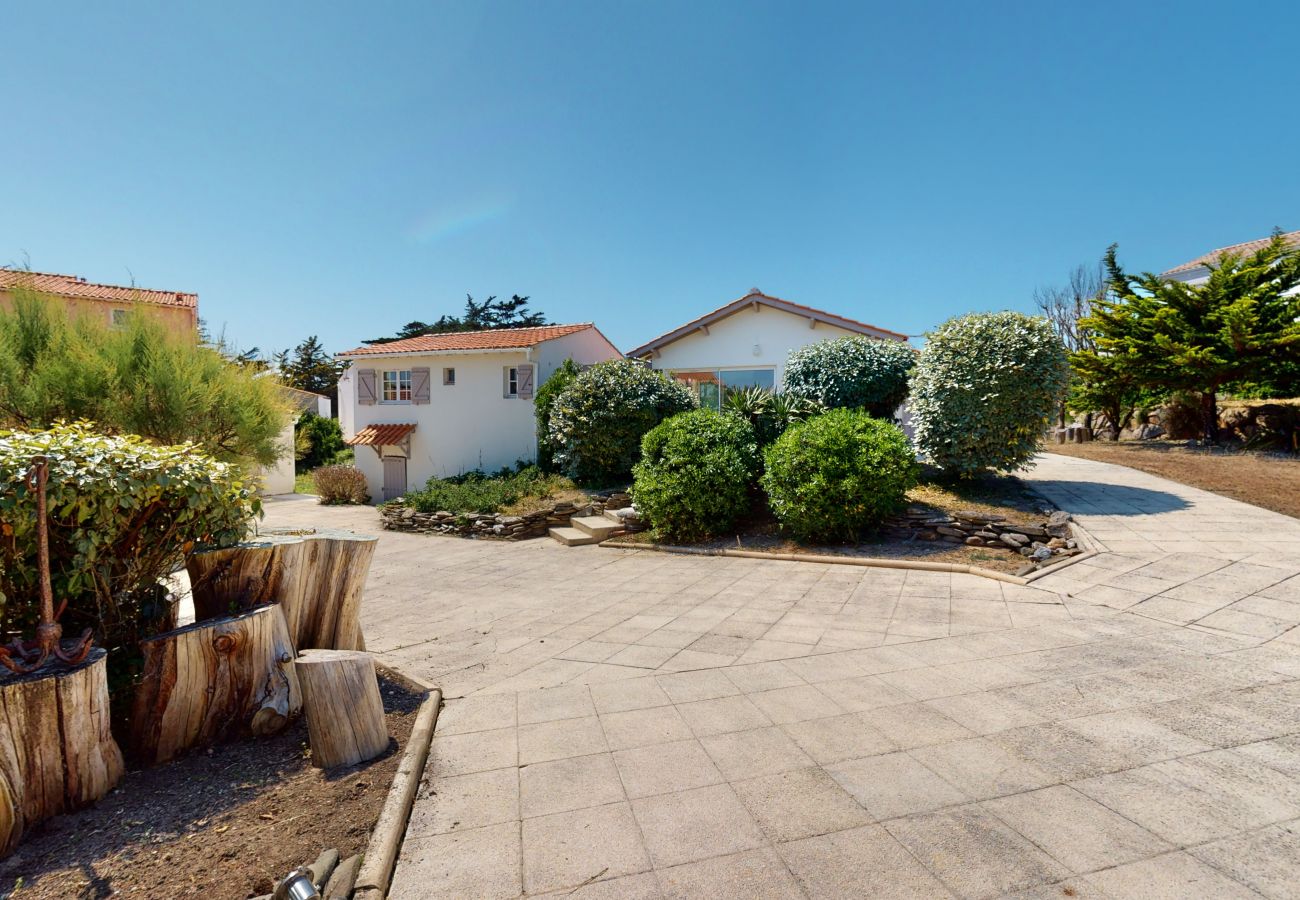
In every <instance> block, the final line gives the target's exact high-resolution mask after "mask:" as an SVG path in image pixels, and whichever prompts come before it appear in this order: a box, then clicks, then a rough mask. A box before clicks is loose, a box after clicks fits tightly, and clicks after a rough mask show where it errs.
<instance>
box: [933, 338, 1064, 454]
mask: <svg viewBox="0 0 1300 900" xmlns="http://www.w3.org/2000/svg"><path fill="white" fill-rule="evenodd" d="M1068 381H1069V363H1068V360H1067V357H1066V353H1065V347H1064V346H1063V345H1062V344H1061V339H1060V338H1059V337H1057V336H1056V333H1055V332H1054V331H1053V330H1052V327H1051V325H1050V324H1048V322H1047V320H1046V319H1044V318H1041V317H1038V316H1027V315H1024V314H1023V313H1017V312H1000V313H976V314H971V315H965V316H958V317H956V318H953V319H949V320H948V321H947V322H944V323H943V324H942V325H940V326H939V328H938V330H937V331H935V332H933V333H932V334H928V335H926V343H925V349H924V350H923V351H921V358H920V361H919V362H918V363H917V366H916V370H915V371H914V372H913V374H912V389H911V401H910V404H909V405H910V407H911V411H912V422H913V425H914V427H915V435H916V444H917V447H918V448H920V450H921V451H922V452H923V453H925V455H926V456H928V457H929V458H930V460H931V461H932V462H933V463H934V464H935V465H936V466H938V467H939V468H941V469H943V470H944V471H945V472H947V473H950V474H955V475H959V476H962V477H966V476H970V475H974V474H976V473H978V472H983V471H987V470H1012V469H1018V468H1022V467H1023V466H1024V465H1025V464H1026V463H1028V462H1029V460H1030V458H1031V457H1032V456H1033V455H1034V453H1035V452H1036V451H1037V450H1038V445H1039V441H1040V440H1041V438H1042V435H1043V433H1044V431H1045V430H1046V428H1047V426H1048V424H1049V423H1050V421H1051V418H1052V416H1053V415H1054V414H1055V412H1056V408H1057V404H1058V403H1060V401H1061V399H1062V397H1063V396H1064V394H1065V391H1066V387H1067V385H1068Z"/></svg>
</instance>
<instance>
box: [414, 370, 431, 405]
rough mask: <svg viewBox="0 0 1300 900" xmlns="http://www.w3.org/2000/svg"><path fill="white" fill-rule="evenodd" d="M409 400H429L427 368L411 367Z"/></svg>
mask: <svg viewBox="0 0 1300 900" xmlns="http://www.w3.org/2000/svg"><path fill="white" fill-rule="evenodd" d="M411 402H412V403H428V402H429V370H428V369H427V368H418V369H414V368H413V369H411Z"/></svg>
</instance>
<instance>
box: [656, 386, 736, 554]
mask: <svg viewBox="0 0 1300 900" xmlns="http://www.w3.org/2000/svg"><path fill="white" fill-rule="evenodd" d="M757 472H758V447H757V444H756V443H755V440H754V429H753V428H752V427H751V426H750V424H749V423H748V422H746V421H745V420H744V419H742V418H740V417H739V416H735V415H726V414H723V413H719V412H715V411H713V410H711V409H696V410H692V411H690V412H684V413H680V414H678V415H675V416H673V417H672V418H671V419H668V420H667V421H665V422H662V423H660V424H659V425H657V426H655V427H654V428H653V429H651V430H650V432H649V433H648V434H646V436H645V438H644V439H643V440H642V441H641V461H640V462H638V463H637V464H636V466H635V467H634V468H633V469H632V476H633V482H632V497H633V499H634V501H635V502H636V507H637V510H638V511H639V512H640V513H641V515H642V516H644V517H645V519H646V521H647V522H649V523H650V525H651V527H652V528H653V529H654V530H655V532H656V534H658V535H660V536H662V537H667V538H675V539H679V540H699V539H701V538H705V537H709V536H711V535H718V534H722V533H724V532H726V531H728V530H730V528H731V527H732V525H733V524H735V521H736V519H737V518H739V517H740V516H742V515H744V514H745V513H746V512H747V511H748V509H749V499H750V486H751V485H752V484H753V481H754V478H755V476H756V474H757Z"/></svg>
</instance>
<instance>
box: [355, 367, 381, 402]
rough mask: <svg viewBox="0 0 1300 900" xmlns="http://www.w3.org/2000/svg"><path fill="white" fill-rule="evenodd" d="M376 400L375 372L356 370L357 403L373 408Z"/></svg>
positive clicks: (371, 370) (372, 370)
mask: <svg viewBox="0 0 1300 900" xmlns="http://www.w3.org/2000/svg"><path fill="white" fill-rule="evenodd" d="M376 399H377V397H376V394H375V370H374V369H358V370H357V403H359V404H361V405H362V406H374V405H375V400H376Z"/></svg>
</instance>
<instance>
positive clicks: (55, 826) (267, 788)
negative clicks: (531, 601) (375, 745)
mask: <svg viewBox="0 0 1300 900" xmlns="http://www.w3.org/2000/svg"><path fill="white" fill-rule="evenodd" d="M380 688H381V691H380V692H381V694H382V696H383V699H384V710H385V715H386V718H387V722H388V733H389V735H390V736H391V737H392V738H393V739H394V740H393V741H392V742H390V747H389V750H388V752H387V753H386V754H384V755H383V756H381V757H379V758H378V759H375V760H372V761H371V762H369V763H364V764H362V765H360V766H355V767H352V768H349V769H342V770H340V771H337V772H332V773H330V774H329V775H325V774H324V773H322V772H321V771H320V770H318V769H314V768H312V767H311V761H310V758H309V754H308V752H307V728H306V725H305V723H304V722H303V720H302V719H301V718H299V719H298V721H297V722H295V723H294V724H293V725H291V726H290V727H289V728H287V729H285V730H284V731H283V732H281V733H280V734H278V735H275V736H273V737H270V738H261V739H249V740H244V741H239V742H236V743H230V744H224V745H220V746H217V747H213V748H211V749H210V750H208V751H206V752H197V753H193V754H190V755H189V756H185V757H182V758H181V759H178V760H175V761H174V762H171V763H167V764H166V765H162V766H157V767H155V768H152V769H139V770H134V771H130V772H128V773H127V775H126V778H125V779H124V780H123V781H122V784H121V785H120V786H118V788H117V789H115V790H114V791H112V792H111V793H110V794H109V795H108V796H107V797H105V798H104V799H103V800H101V801H100V802H99V803H97V804H96V805H95V806H92V807H90V808H89V809H84V810H81V811H80V812H76V813H71V814H69V815H65V816H58V817H56V818H53V819H50V820H49V821H47V822H45V823H44V824H42V825H41V826H39V827H38V828H37V829H36V830H35V831H34V832H33V833H32V834H30V835H28V837H27V838H26V839H25V840H24V841H23V843H22V844H20V845H19V847H18V850H17V851H16V852H15V853H14V855H13V856H11V857H9V858H8V859H7V860H5V861H4V862H3V863H0V897H6V898H7V897H12V898H14V900H26V898H33V900H35V898H51V900H52V898H72V897H76V898H87V900H89V898H96V900H98V898H101V897H109V896H118V895H122V896H131V897H145V898H155V897H190V896H195V897H212V898H246V897H252V896H258V895H261V894H267V893H270V892H271V890H272V889H273V888H274V885H275V881H276V880H278V879H279V878H282V877H283V876H284V875H285V874H287V873H288V872H289V871H291V870H292V869H294V868H296V867H297V866H300V865H304V864H306V863H309V862H311V861H312V860H314V859H315V858H316V856H317V855H318V854H319V853H320V851H322V850H325V849H328V848H331V847H333V848H337V849H338V851H339V854H340V856H341V857H342V858H346V857H348V856H351V855H352V854H354V853H359V852H361V851H362V850H363V849H365V845H366V842H367V841H368V840H369V837H370V830H371V828H372V827H373V826H374V823H375V820H376V819H377V818H378V817H379V810H380V808H381V807H382V806H383V803H384V798H385V796H386V795H387V793H388V786H389V784H390V783H391V781H392V779H393V773H394V772H395V771H396V770H397V765H398V762H399V761H400V759H401V755H402V753H404V752H405V750H406V741H407V738H408V737H409V735H410V733H411V726H412V725H413V724H414V721H415V713H416V710H417V709H418V708H419V705H420V701H421V700H422V699H423V697H422V695H420V694H417V693H413V692H411V691H408V690H407V689H405V688H404V687H402V686H400V685H398V684H395V683H393V682H391V681H386V680H381V682H380Z"/></svg>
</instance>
